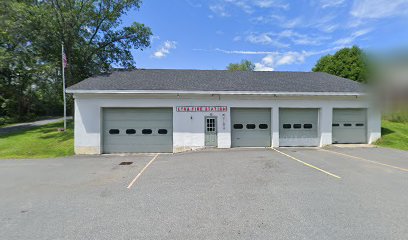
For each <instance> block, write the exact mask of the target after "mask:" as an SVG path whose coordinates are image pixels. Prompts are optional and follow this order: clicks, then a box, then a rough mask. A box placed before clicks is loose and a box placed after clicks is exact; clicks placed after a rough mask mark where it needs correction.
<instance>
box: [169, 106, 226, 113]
mask: <svg viewBox="0 0 408 240" xmlns="http://www.w3.org/2000/svg"><path fill="white" fill-rule="evenodd" d="M176 111H177V112H226V111H227V107H226V106H179V107H176Z"/></svg>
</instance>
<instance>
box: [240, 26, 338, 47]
mask: <svg viewBox="0 0 408 240" xmlns="http://www.w3.org/2000/svg"><path fill="white" fill-rule="evenodd" d="M328 39H330V37H327V36H322V35H316V34H315V35H310V36H309V35H306V34H301V33H298V32H295V31H293V30H283V31H281V32H278V33H273V32H266V33H250V34H248V35H247V37H246V38H245V40H246V41H248V42H250V43H253V44H262V45H271V46H274V47H277V48H287V47H289V46H290V44H295V45H304V46H317V45H321V44H322V42H324V41H325V40H328Z"/></svg>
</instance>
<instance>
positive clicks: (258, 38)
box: [246, 33, 289, 48]
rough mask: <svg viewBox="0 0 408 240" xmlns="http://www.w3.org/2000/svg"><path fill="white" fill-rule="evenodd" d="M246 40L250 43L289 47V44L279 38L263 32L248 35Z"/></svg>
mask: <svg viewBox="0 0 408 240" xmlns="http://www.w3.org/2000/svg"><path fill="white" fill-rule="evenodd" d="M246 40H247V41H248V42H250V43H255V44H263V45H271V46H275V47H278V48H286V47H289V44H286V43H282V42H280V41H278V40H277V39H273V38H272V37H271V36H270V35H269V34H268V33H261V34H249V35H248V36H247V37H246Z"/></svg>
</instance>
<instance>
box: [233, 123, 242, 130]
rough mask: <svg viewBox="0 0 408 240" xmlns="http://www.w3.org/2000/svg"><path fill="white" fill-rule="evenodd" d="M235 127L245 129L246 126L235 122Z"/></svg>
mask: <svg viewBox="0 0 408 240" xmlns="http://www.w3.org/2000/svg"><path fill="white" fill-rule="evenodd" d="M233 127H234V129H243V128H244V125H243V124H237V123H236V124H234V126H233Z"/></svg>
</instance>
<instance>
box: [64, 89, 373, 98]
mask: <svg viewBox="0 0 408 240" xmlns="http://www.w3.org/2000/svg"><path fill="white" fill-rule="evenodd" d="M66 92H67V93H73V94H197V95H262V96H365V95H367V94H366V93H363V92H264V91H175V90H73V89H67V90H66Z"/></svg>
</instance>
